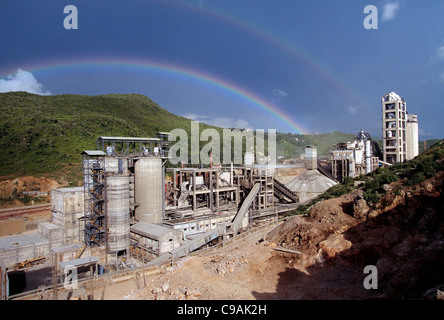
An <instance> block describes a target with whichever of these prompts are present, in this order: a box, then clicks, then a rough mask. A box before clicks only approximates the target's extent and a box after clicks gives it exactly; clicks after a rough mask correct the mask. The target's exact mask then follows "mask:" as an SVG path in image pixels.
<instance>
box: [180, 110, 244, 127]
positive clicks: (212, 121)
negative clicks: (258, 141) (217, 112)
mask: <svg viewBox="0 0 444 320" xmlns="http://www.w3.org/2000/svg"><path fill="white" fill-rule="evenodd" d="M182 117H185V118H187V119H191V120H193V121H199V122H203V123H206V124H209V125H211V126H215V127H219V128H238V129H252V128H253V127H252V126H251V125H250V123H249V122H248V121H246V120H243V119H233V118H222V117H221V118H210V117H208V116H205V115H198V114H195V113H188V114H185V115H183V116H182Z"/></svg>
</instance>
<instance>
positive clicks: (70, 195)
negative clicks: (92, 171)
mask: <svg viewBox="0 0 444 320" xmlns="http://www.w3.org/2000/svg"><path fill="white" fill-rule="evenodd" d="M83 211H84V189H83V187H77V188H60V189H53V190H51V215H52V218H51V222H52V223H55V224H58V225H60V226H62V227H63V228H64V229H65V230H64V238H63V243H73V242H78V241H79V239H80V237H81V235H80V230H82V229H83V223H82V222H80V221H79V218H81V217H83V216H84V213H83ZM80 240H81V239H80Z"/></svg>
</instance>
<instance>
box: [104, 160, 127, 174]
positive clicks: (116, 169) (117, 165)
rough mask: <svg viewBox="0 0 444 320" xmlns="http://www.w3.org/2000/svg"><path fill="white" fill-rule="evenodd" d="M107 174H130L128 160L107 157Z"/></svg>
mask: <svg viewBox="0 0 444 320" xmlns="http://www.w3.org/2000/svg"><path fill="white" fill-rule="evenodd" d="M105 172H107V173H119V174H128V160H127V159H126V158H117V157H106V158H105Z"/></svg>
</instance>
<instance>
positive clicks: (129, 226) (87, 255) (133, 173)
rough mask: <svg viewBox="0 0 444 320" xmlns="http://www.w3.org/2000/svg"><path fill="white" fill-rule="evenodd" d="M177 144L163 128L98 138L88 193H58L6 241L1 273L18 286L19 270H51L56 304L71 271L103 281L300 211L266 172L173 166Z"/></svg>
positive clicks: (87, 158)
mask: <svg viewBox="0 0 444 320" xmlns="http://www.w3.org/2000/svg"><path fill="white" fill-rule="evenodd" d="M170 143H171V142H170V141H169V134H168V133H165V132H162V133H159V134H158V135H157V137H156V138H137V137H99V138H98V140H97V149H96V150H85V151H83V152H82V153H81V163H82V172H83V187H78V188H61V189H54V190H52V192H51V221H50V222H42V223H40V224H39V225H38V232H37V233H33V234H27V235H17V236H11V237H4V238H1V239H0V261H1V266H2V270H1V271H2V274H3V275H5V274H6V273H8V275H9V280H10V282H11V283H12V282H13V281H12V279H13V277H12V275H13V274H12V272H13V270H14V269H17V270H28V269H29V270H31V269H32V267H35V266H36V264H37V263H39V264H42V265H44V266H49V267H50V269H51V276H52V281H51V283H48V282H46V283H42V285H44V286H47V287H48V286H49V287H50V286H52V287H53V291H54V296H53V297H54V298H56V297H57V288H61V284H62V282H63V278H64V275H66V272H67V271H69V268H79V269H82V270H90V273H91V274H94V275H95V276H97V275H99V274H102V273H108V272H114V271H116V270H121V269H125V268H128V267H135V266H156V265H160V264H164V263H168V262H170V261H171V260H172V259H176V258H180V257H182V256H184V255H186V254H188V253H190V252H192V251H194V250H196V249H199V248H201V247H205V246H208V245H212V244H215V243H218V242H223V241H226V240H227V239H230V238H233V237H236V234H238V233H239V232H240V231H242V230H246V229H248V228H251V227H254V226H256V225H258V224H261V223H264V222H268V223H269V222H275V221H277V217H278V215H279V214H281V213H285V212H289V211H292V210H294V209H295V208H296V207H297V206H298V205H299V200H298V196H297V195H296V194H295V193H294V192H292V191H291V190H290V189H288V188H287V187H286V186H285V185H284V184H282V183H280V182H279V181H277V180H276V179H275V177H274V174H273V171H270V169H269V168H267V167H266V166H265V167H260V166H259V167H255V165H254V164H249V165H248V166H247V165H244V164H231V166H228V167H222V166H217V167H216V166H210V167H208V168H203V167H201V168H189V167H182V168H165V164H166V163H167V161H168V159H169V147H170ZM6 270H7V271H6ZM50 278H51V277H50ZM2 279H6V280H5V281H2V282H1V284H0V287H1V288H2V290H1V292H2V294H3V296H9V295H10V294H11V292H9V291H8V290H9V289H8V288H9V287H8V286H9V284H10V283H9V284H8V277H2ZM5 292H6V293H5Z"/></svg>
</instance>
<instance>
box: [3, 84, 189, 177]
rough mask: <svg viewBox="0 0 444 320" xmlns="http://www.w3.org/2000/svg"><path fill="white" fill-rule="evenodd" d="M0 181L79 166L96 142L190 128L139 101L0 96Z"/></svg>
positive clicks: (133, 98) (184, 121)
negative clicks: (70, 165) (0, 152)
mask: <svg viewBox="0 0 444 320" xmlns="http://www.w3.org/2000/svg"><path fill="white" fill-rule="evenodd" d="M0 112H1V114H2V117H1V120H0V147H1V149H2V154H1V156H0V162H1V165H0V176H5V175H11V174H12V175H15V176H20V175H22V176H23V175H32V174H39V173H48V172H54V171H58V170H60V169H62V168H63V167H64V165H65V164H69V163H80V153H81V152H82V151H83V150H87V149H95V148H96V141H97V138H98V136H101V135H109V136H132V137H154V136H155V134H156V132H157V131H169V130H172V129H174V128H187V127H188V128H189V127H190V125H189V124H190V120H189V119H186V118H183V117H180V116H176V115H174V114H172V113H169V112H168V111H166V110H165V109H163V108H161V107H159V106H158V105H157V104H156V103H154V102H153V101H151V100H150V99H149V98H147V97H145V96H142V95H136V94H131V95H120V94H110V95H105V96H81V95H58V96H39V95H33V94H29V93H24V92H13V93H4V94H0Z"/></svg>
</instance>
